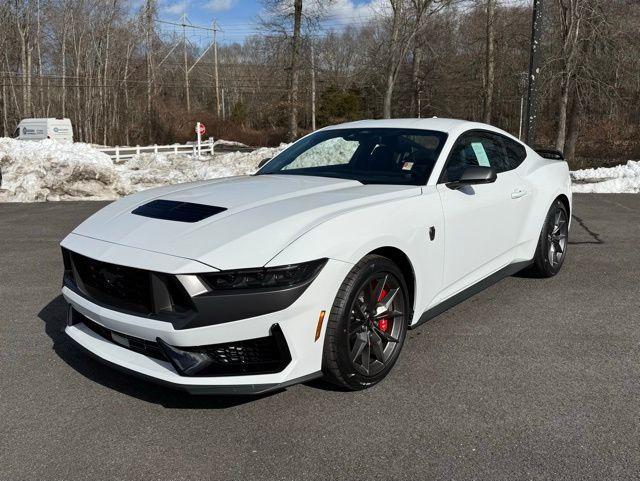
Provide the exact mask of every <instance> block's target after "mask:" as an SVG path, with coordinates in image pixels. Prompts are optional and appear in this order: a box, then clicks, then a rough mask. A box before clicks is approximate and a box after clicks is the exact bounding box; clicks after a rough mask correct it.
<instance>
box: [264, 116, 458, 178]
mask: <svg viewBox="0 0 640 481" xmlns="http://www.w3.org/2000/svg"><path fill="white" fill-rule="evenodd" d="M446 138H447V134H445V133H444V132H436V131H431V130H417V129H390V128H379V129H332V130H321V131H318V132H316V133H314V134H311V135H309V136H308V137H305V138H303V139H301V140H300V141H298V142H296V143H295V144H293V145H292V146H291V147H289V148H288V149H286V150H285V151H283V152H281V153H280V154H279V155H277V156H276V157H274V158H273V159H272V160H271V161H270V162H268V163H267V164H266V165H265V166H264V167H263V168H262V169H260V171H259V172H258V175H265V174H286V175H313V176H320V177H338V178H343V179H353V180H358V181H360V182H362V183H363V184H407V185H424V184H426V182H427V179H428V178H429V175H430V174H431V171H432V170H433V166H434V165H435V163H436V160H437V159H438V155H439V154H440V151H441V150H442V146H443V145H444V142H445V140H446Z"/></svg>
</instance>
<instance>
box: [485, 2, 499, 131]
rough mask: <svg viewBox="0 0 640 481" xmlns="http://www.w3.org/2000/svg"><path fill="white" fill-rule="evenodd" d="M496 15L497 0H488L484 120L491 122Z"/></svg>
mask: <svg viewBox="0 0 640 481" xmlns="http://www.w3.org/2000/svg"><path fill="white" fill-rule="evenodd" d="M495 17H496V0H487V25H486V32H487V33H486V49H485V70H484V78H485V90H484V105H483V109H482V110H483V115H482V116H483V120H484V122H485V123H487V124H490V123H491V107H492V104H493V89H494V84H495V63H496V59H495Z"/></svg>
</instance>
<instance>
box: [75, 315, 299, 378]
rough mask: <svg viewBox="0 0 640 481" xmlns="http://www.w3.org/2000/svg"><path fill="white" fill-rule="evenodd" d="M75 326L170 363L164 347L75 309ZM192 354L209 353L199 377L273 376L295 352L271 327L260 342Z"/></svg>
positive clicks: (205, 348) (276, 328) (199, 349)
mask: <svg viewBox="0 0 640 481" xmlns="http://www.w3.org/2000/svg"><path fill="white" fill-rule="evenodd" d="M71 316H73V317H72V323H74V324H78V323H82V324H84V325H85V326H87V327H88V328H89V329H91V330H92V331H93V332H95V333H96V334H98V335H99V336H100V337H102V338H104V339H105V340H107V341H109V342H113V343H115V344H117V345H119V346H120V347H124V348H125V349H129V350H131V351H135V352H138V353H140V354H144V355H145V356H149V357H152V358H154V359H160V360H162V361H168V362H170V359H169V358H168V357H167V356H166V355H165V353H164V351H163V350H162V348H161V347H160V345H159V344H158V343H157V342H155V341H148V340H146V339H140V338H137V337H133V336H130V335H128V334H123V333H121V332H116V331H112V330H110V329H108V328H106V327H104V326H102V325H100V324H98V323H96V322H93V321H92V320H91V319H88V318H87V317H85V316H84V315H82V314H80V313H79V312H78V311H76V310H75V309H72V311H71ZM180 349H182V350H185V351H192V352H206V353H207V354H208V355H209V356H210V357H211V359H212V361H213V362H212V364H211V365H209V366H208V367H206V368H205V369H203V370H202V371H199V372H198V373H197V374H196V375H195V376H197V377H208V376H211V377H213V376H238V375H243V374H272V373H275V372H280V371H282V370H283V369H284V368H285V367H286V366H287V364H289V362H291V353H290V351H289V347H288V346H287V343H286V340H285V338H284V335H283V333H282V330H281V329H280V327H279V326H278V325H277V324H276V325H274V326H273V327H272V328H271V335H269V336H266V337H259V338H256V339H246V340H242V341H234V342H227V343H224V344H211V345H207V346H197V347H188V348H187V347H180Z"/></svg>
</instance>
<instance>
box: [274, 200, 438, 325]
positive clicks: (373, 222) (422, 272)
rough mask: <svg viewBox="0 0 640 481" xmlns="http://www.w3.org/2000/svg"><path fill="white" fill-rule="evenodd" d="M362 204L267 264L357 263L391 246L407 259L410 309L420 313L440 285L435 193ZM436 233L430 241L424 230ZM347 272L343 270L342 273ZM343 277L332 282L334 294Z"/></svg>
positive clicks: (308, 234) (316, 230) (316, 228)
mask: <svg viewBox="0 0 640 481" xmlns="http://www.w3.org/2000/svg"><path fill="white" fill-rule="evenodd" d="M432 190H433V189H428V191H427V192H425V193H423V194H421V195H419V196H415V197H411V198H406V199H398V200H395V201H393V202H388V203H385V204H378V205H375V206H366V207H362V208H358V209H354V210H351V211H348V212H344V213H341V214H340V215H338V216H336V217H333V218H331V219H328V220H326V221H325V222H323V223H322V224H320V225H318V226H316V227H314V228H313V229H311V230H310V231H308V232H306V233H305V234H303V235H302V236H300V237H299V238H297V239H296V240H295V241H294V242H292V243H291V244H289V245H288V246H287V247H286V248H285V249H283V250H282V251H281V252H280V253H279V254H278V255H277V256H275V257H274V258H273V259H271V260H270V261H269V262H268V263H267V266H276V265H285V264H295V263H299V262H305V261H308V260H312V259H317V258H322V257H327V258H330V259H336V260H340V261H343V262H345V263H348V264H349V265H354V264H356V263H357V262H358V261H359V260H360V259H362V258H363V257H364V256H366V255H367V254H369V253H370V252H372V251H374V250H376V249H379V248H382V247H393V248H396V249H399V250H400V251H402V252H403V253H404V254H405V255H406V256H407V258H408V259H409V261H410V263H411V266H412V268H413V271H414V273H415V300H414V311H415V312H416V313H421V312H422V311H423V310H424V309H425V308H426V306H427V305H428V303H429V302H430V301H431V300H432V299H433V298H434V297H435V294H436V293H437V292H438V291H439V289H440V286H441V283H442V266H443V258H444V220H443V214H442V206H441V203H440V199H439V197H438V195H437V192H435V190H433V191H432ZM430 227H434V228H435V230H436V232H437V233H438V235H436V237H435V239H434V240H430V237H429V228H430ZM347 273H348V270H346V271H345V273H344V275H345V276H346V274H347ZM342 280H343V279H340V281H339V282H337V283H336V286H335V290H336V292H337V290H338V288H339V287H340V284H341V282H342Z"/></svg>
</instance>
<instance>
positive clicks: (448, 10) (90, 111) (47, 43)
mask: <svg viewBox="0 0 640 481" xmlns="http://www.w3.org/2000/svg"><path fill="white" fill-rule="evenodd" d="M263 4H264V11H265V14H264V15H263V16H262V17H261V18H258V19H256V22H255V24H252V25H215V26H213V27H212V26H206V25H203V26H201V25H198V22H197V19H190V20H189V21H187V20H186V19H185V20H184V21H183V22H184V25H181V24H180V23H178V22H166V20H164V19H162V18H161V17H160V15H159V13H158V5H157V1H156V0H145V1H144V2H142V4H141V6H140V7H139V8H136V9H133V8H132V6H131V3H130V2H127V1H124V0H0V53H1V58H0V66H1V67H0V72H1V77H2V83H1V91H0V109H1V115H2V118H1V119H0V133H1V134H2V135H4V136H9V135H11V134H12V132H13V130H14V129H15V126H16V125H17V123H18V122H19V121H20V119H22V118H26V117H62V116H64V117H69V118H71V120H72V122H73V125H74V130H75V137H76V140H79V141H84V142H90V143H97V144H105V145H136V144H140V145H145V144H150V143H167V142H177V141H184V140H190V139H192V138H193V136H194V134H193V127H194V123H195V121H196V120H197V121H203V122H205V123H206V124H207V127H208V131H209V132H208V133H210V134H211V135H213V136H215V137H216V138H224V139H228V140H238V141H241V142H245V143H248V144H251V145H275V144H278V143H279V142H281V141H286V140H291V139H293V138H297V137H299V136H301V135H303V134H304V133H306V132H308V131H310V130H312V129H313V127H314V118H315V127H316V128H319V127H322V126H324V125H328V124H332V123H337V122H342V121H348V120H355V119H361V118H382V117H417V116H421V117H431V116H438V117H453V118H462V119H469V120H478V121H486V122H489V123H492V124H494V125H496V126H498V127H501V128H503V129H505V130H507V131H509V132H510V133H512V134H514V135H516V136H518V135H519V132H520V131H521V118H522V115H523V114H522V110H521V107H522V102H523V99H524V97H526V83H527V71H528V65H529V49H530V37H531V18H532V15H531V3H530V2H527V1H522V2H518V1H514V0H476V1H469V0H380V1H379V2H377V4H378V10H377V11H376V14H375V15H369V16H367V17H358V18H353V19H352V21H350V22H349V23H348V26H344V24H343V23H342V22H343V20H344V19H341V20H340V22H339V21H338V19H337V18H336V17H335V14H332V10H331V0H323V1H321V0H264V1H263ZM191 21H192V22H193V24H191V23H190V22H191ZM187 22H189V23H187ZM221 31H222V32H225V33H226V37H227V38H226V39H225V40H223V41H216V42H215V43H214V40H218V39H219V38H220V36H221V33H220V32H221ZM638 32H640V3H639V2H638V1H636V0H545V1H544V16H543V29H542V41H541V45H540V47H541V57H540V58H541V60H540V72H539V78H538V88H539V94H538V98H539V103H538V122H537V135H536V137H535V139H534V141H533V142H532V143H533V144H535V145H540V146H545V147H555V148H558V149H560V150H563V151H564V152H565V154H566V156H567V157H568V158H569V160H570V162H571V164H572V167H573V168H581V167H592V166H595V165H609V164H615V163H619V162H623V161H625V160H627V159H634V158H635V159H638V158H640V135H639V134H640V35H639V34H638ZM196 35H197V38H198V39H200V41H196V40H195V38H196ZM234 37H235V38H238V39H239V41H237V42H234V41H231V40H233V39H234ZM230 39H231V40H230ZM314 91H315V95H314ZM314 98H315V102H314V100H313V99H314ZM314 112H315V115H314Z"/></svg>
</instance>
